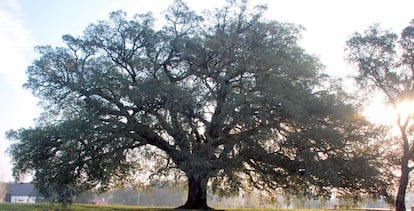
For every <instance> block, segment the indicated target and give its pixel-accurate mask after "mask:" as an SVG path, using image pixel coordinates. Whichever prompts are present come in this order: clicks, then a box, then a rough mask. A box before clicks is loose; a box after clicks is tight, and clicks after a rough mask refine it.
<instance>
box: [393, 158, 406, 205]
mask: <svg viewBox="0 0 414 211" xmlns="http://www.w3.org/2000/svg"><path fill="white" fill-rule="evenodd" d="M403 160H404V159H403ZM408 174H409V169H408V162H404V161H403V162H402V165H401V178H400V182H399V186H398V192H397V199H396V200H395V210H396V211H406V208H405V193H406V191H407V185H408Z"/></svg>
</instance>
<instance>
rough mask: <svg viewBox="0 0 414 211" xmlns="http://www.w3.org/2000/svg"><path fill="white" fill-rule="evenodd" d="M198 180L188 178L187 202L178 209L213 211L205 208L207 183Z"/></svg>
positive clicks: (203, 180) (207, 207)
mask: <svg viewBox="0 0 414 211" xmlns="http://www.w3.org/2000/svg"><path fill="white" fill-rule="evenodd" d="M205 180H206V179H200V178H188V196H187V201H186V202H185V204H184V205H183V206H181V207H179V208H180V209H198V210H213V209H212V208H210V207H209V206H207V181H205Z"/></svg>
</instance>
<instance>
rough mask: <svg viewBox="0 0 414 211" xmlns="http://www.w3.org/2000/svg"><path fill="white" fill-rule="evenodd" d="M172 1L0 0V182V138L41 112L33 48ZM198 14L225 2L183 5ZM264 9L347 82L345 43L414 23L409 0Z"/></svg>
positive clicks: (2, 161) (0, 171) (301, 1)
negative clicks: (114, 15) (120, 13)
mask: <svg viewBox="0 0 414 211" xmlns="http://www.w3.org/2000/svg"><path fill="white" fill-rule="evenodd" d="M171 2H172V0H151V1H150V0H0V99H1V103H0V181H12V180H13V178H12V177H11V164H10V158H9V157H8V155H7V154H6V153H5V150H6V149H7V147H8V146H9V145H10V142H9V141H8V140H6V139H5V138H4V133H5V132H6V131H7V130H9V129H19V128H21V127H28V126H33V119H34V118H36V117H37V116H38V114H39V112H40V109H39V108H38V107H37V106H36V104H37V103H36V102H37V100H36V99H35V98H33V97H32V96H31V94H30V91H28V90H24V89H22V88H21V87H22V84H23V83H24V81H25V70H26V68H27V66H28V65H30V63H31V62H32V61H33V60H34V59H35V58H36V54H35V53H34V51H33V47H34V46H36V45H45V44H50V45H52V46H56V45H62V43H61V37H62V35H63V34H72V35H80V34H81V32H82V31H83V29H84V28H85V27H86V26H87V25H88V24H90V23H92V22H96V21H97V20H102V19H106V18H107V17H108V13H109V12H111V11H115V10H119V9H123V10H125V11H126V12H128V14H129V15H133V14H134V13H137V12H138V13H143V12H147V11H152V12H153V13H154V15H159V14H160V12H161V11H164V10H165V9H166V8H167V7H168V5H170V4H171ZM186 2H188V4H189V6H190V7H192V8H194V9H197V10H202V9H204V8H212V7H216V6H219V5H221V4H222V3H223V0H210V1H201V0H187V1H186ZM254 2H263V3H267V4H268V6H269V10H268V12H267V14H266V17H267V18H269V19H276V20H279V21H288V22H293V23H297V24H301V25H303V26H304V27H305V28H306V31H305V32H304V33H303V40H302V41H301V43H302V46H303V47H305V48H306V49H307V50H308V51H309V52H310V53H312V54H315V55H316V56H318V57H319V58H320V59H321V61H322V62H323V63H324V64H325V65H326V71H327V72H329V73H332V74H336V75H341V76H345V75H347V74H349V73H350V71H352V70H351V68H350V66H348V65H346V64H345V62H344V61H343V56H344V54H343V48H344V42H345V40H346V39H347V38H348V37H349V36H350V35H351V34H352V33H353V32H355V31H357V30H358V31H361V30H364V29H366V28H367V27H368V26H369V25H371V24H372V23H375V22H378V23H381V24H382V25H383V26H384V27H385V28H393V29H395V30H396V31H397V32H399V31H400V30H401V29H402V28H403V27H404V26H406V25H408V23H409V22H410V21H411V19H413V18H414V13H413V12H412V9H413V8H414V1H412V0H384V1H378V0H341V1H340V0H335V1H332V0H312V1H309V0H289V1H286V0H273V1H272V0H254Z"/></svg>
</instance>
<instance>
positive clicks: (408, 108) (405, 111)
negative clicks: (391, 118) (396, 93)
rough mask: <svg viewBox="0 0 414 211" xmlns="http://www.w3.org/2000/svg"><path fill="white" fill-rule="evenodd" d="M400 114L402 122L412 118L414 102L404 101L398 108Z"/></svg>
mask: <svg viewBox="0 0 414 211" xmlns="http://www.w3.org/2000/svg"><path fill="white" fill-rule="evenodd" d="M396 110H397V112H398V114H400V116H401V120H402V121H405V120H406V119H407V118H410V117H411V116H412V115H413V113H414V101H413V100H404V101H402V102H400V103H399V104H398V105H397V106H396Z"/></svg>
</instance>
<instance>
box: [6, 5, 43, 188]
mask: <svg viewBox="0 0 414 211" xmlns="http://www.w3.org/2000/svg"><path fill="white" fill-rule="evenodd" d="M2 3H3V4H2V5H1V6H0V46H1V48H0V58H1V61H0V99H1V100H2V103H1V104H0V117H1V119H0V166H1V172H0V180H3V181H11V180H12V177H11V167H12V166H11V163H10V158H9V156H8V155H7V154H6V153H5V151H6V149H7V148H8V147H9V146H10V142H9V141H8V140H6V139H5V138H4V134H5V132H6V131H7V130H9V129H12V128H14V129H18V128H19V127H23V126H29V125H32V122H33V118H34V117H35V116H36V115H37V114H38V113H39V111H38V108H37V107H36V102H35V100H34V98H33V97H32V96H31V95H30V93H29V92H28V91H27V90H23V89H22V84H23V82H24V81H25V70H26V67H27V66H28V64H29V63H30V61H31V60H32V58H33V55H34V53H33V50H32V49H33V46H34V44H33V43H34V42H33V40H32V39H31V36H30V32H29V31H28V30H27V29H26V28H25V26H24V24H23V23H22V21H21V19H20V18H21V8H20V6H19V4H18V2H17V1H13V0H7V1H4V2H2Z"/></svg>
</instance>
